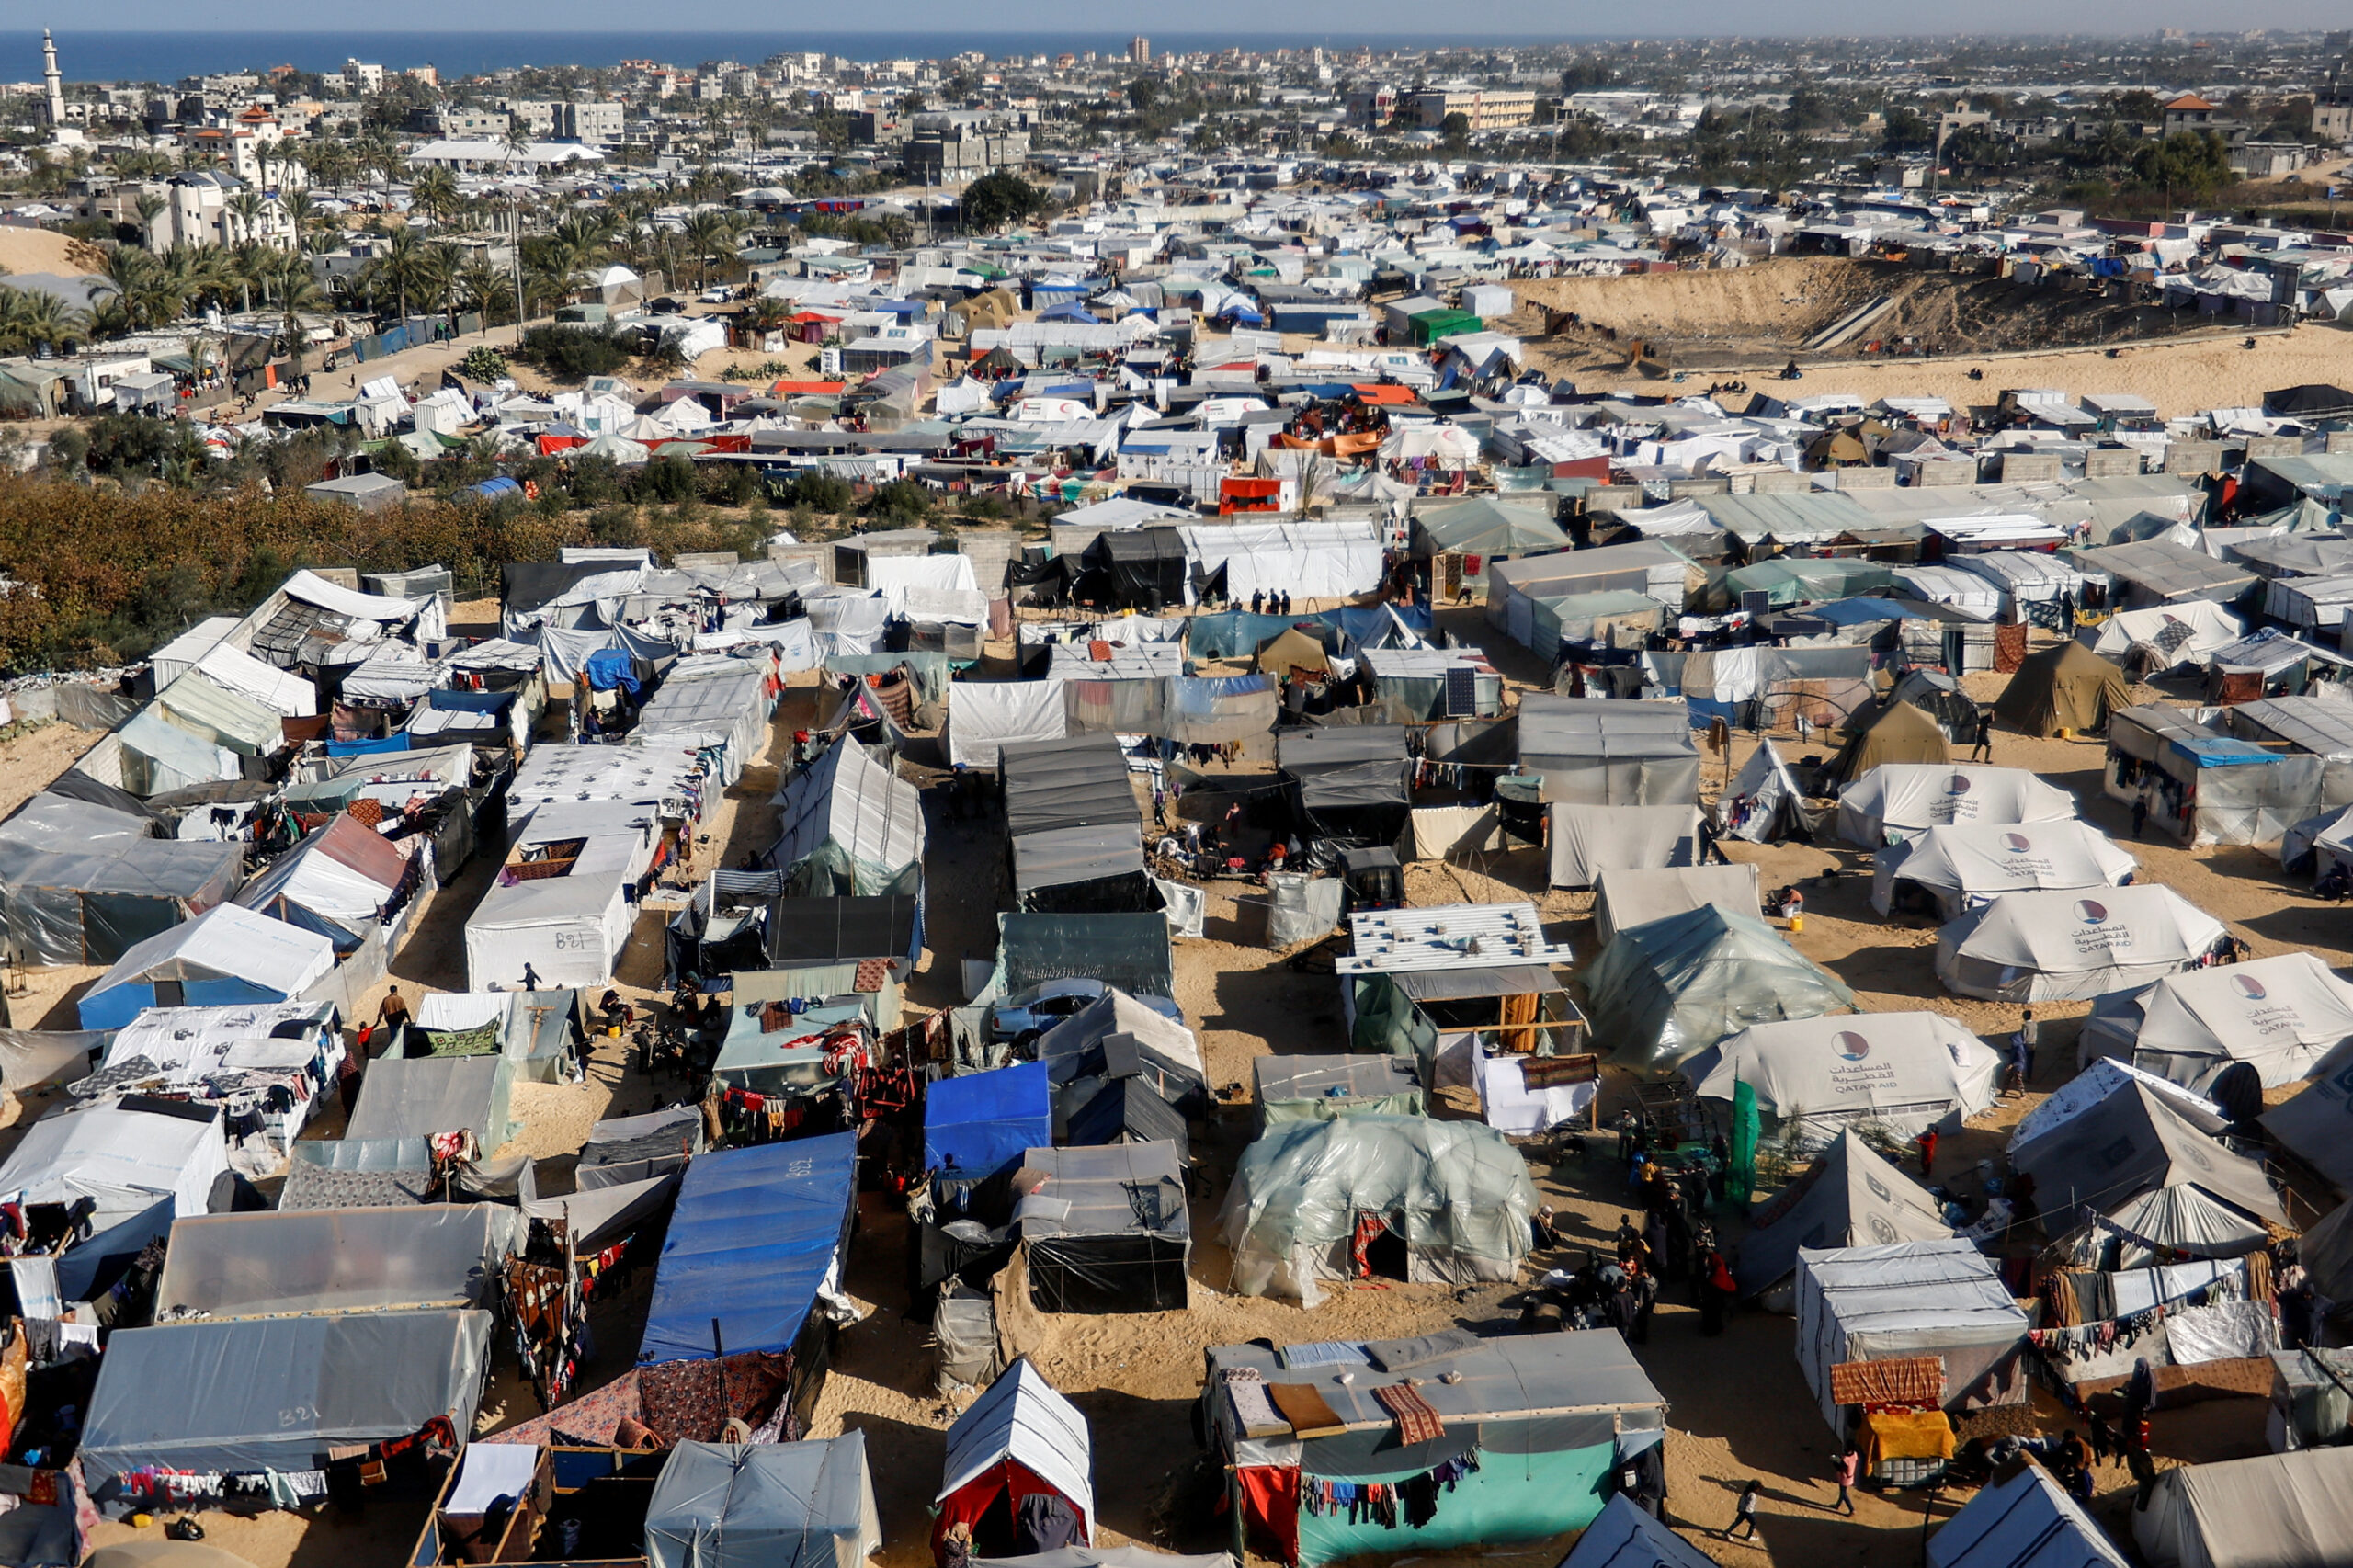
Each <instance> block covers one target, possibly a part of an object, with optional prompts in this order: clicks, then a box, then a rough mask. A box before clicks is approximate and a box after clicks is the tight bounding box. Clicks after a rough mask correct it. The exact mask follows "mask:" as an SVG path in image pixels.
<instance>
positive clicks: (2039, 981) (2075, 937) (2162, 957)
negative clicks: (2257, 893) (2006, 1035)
mask: <svg viewBox="0 0 2353 1568" xmlns="http://www.w3.org/2000/svg"><path fill="white" fill-rule="evenodd" d="M2225 935H2227V933H2226V932H2225V931H2224V929H2223V926H2222V922H2221V921H2219V920H2217V919H2215V918H2214V917H2213V916H2212V915H2209V914H2207V913H2206V912H2205V911H2204V910H2202V909H2200V908H2199V907H2198V906H2197V905H2195V904H2193V903H2190V902H2189V901H2188V899H2185V898H2183V897H2182V896H2181V895H2180V894H2179V893H2177V892H2174V891H2173V889H2171V888H2169V887H2165V886H2163V885H2162V884H2159V883H2154V882H2144V883H2141V884H2138V885H2136V886H2133V887H2129V888H2103V889H2101V890H2100V891H2099V892H2097V893H2090V894H2079V893H2074V892H2006V893H2003V894H2001V895H2000V896H1999V897H1997V898H1995V899H1994V900H1993V901H1992V902H1991V903H1984V904H1981V905H1980V906H1978V907H1977V908H1975V909H1972V910H1971V911H1969V912H1968V913H1967V914H1965V915H1961V917H1960V918H1959V919H1957V920H1954V921H1952V922H1951V923H1950V924H1949V925H1947V926H1945V928H1944V929H1943V930H1941V931H1939V932H1938V933H1937V978H1938V980H1941V981H1943V982H1944V983H1945V989H1947V990H1948V991H1950V992H1953V993H1954V994H1958V995H1961V996H1977V997H1982V998H1984V1000H1986V1001H1988V1002H2080V1001H2084V1000H2086V999H2087V998H2089V997H2093V996H2104V995H2106V994H2108V993H2109V992H2111V991H2131V990H2136V989H2138V988H2139V987H2141V986H2143V985H2148V984H2151V983H2154V982H2156V981H2159V980H2163V979H2164V978H2165V976H2167V975H2169V974H2178V973H2180V972H2181V971H2183V970H2186V969H2191V968H2195V967H2196V966H2197V963H2198V960H2200V959H2201V958H2203V957H2204V956H2205V955H2206V954H2207V953H2209V952H2211V950H2212V949H2213V947H2214V944H2215V943H2216V942H2219V941H2221V940H2222V937H2224V936H2225Z"/></svg>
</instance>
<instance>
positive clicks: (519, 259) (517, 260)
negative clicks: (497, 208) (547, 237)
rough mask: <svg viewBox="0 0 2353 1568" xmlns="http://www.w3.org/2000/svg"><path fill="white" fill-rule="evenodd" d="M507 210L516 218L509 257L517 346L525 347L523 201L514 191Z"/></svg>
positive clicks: (511, 193) (509, 195) (507, 200)
mask: <svg viewBox="0 0 2353 1568" xmlns="http://www.w3.org/2000/svg"><path fill="white" fill-rule="evenodd" d="M506 210H507V212H508V213H509V214H510V215H511V216H512V217H513V218H514V220H515V244H514V248H513V249H512V250H511V251H510V252H508V255H507V259H508V260H509V261H510V262H511V263H512V264H513V265H514V268H515V347H517V348H520V347H523V317H524V315H525V314H526V313H527V312H525V310H524V306H523V202H522V199H521V198H520V197H519V196H517V194H516V193H514V192H513V191H509V192H508V193H507V196H506Z"/></svg>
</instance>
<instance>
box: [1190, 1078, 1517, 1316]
mask: <svg viewBox="0 0 2353 1568" xmlns="http://www.w3.org/2000/svg"><path fill="white" fill-rule="evenodd" d="M1535 1210H1536V1189H1535V1187H1534V1186H1533V1185H1532V1184H1531V1183H1530V1182H1529V1177H1528V1165H1527V1162H1526V1161H1524V1160H1522V1159H1521V1158H1520V1156H1519V1153H1518V1151H1517V1150H1515V1149H1513V1148H1512V1146H1511V1145H1510V1144H1509V1143H1507V1142H1505V1141H1504V1139H1503V1136H1502V1135H1501V1134H1500V1133H1498V1132H1496V1131H1495V1130H1494V1129H1492V1128H1488V1127H1483V1126H1479V1125H1477V1124H1474V1123H1471V1122H1461V1121H1433V1120H1430V1119H1428V1118H1427V1117H1419V1116H1348V1117H1342V1118H1340V1119H1337V1120H1334V1121H1295V1122H1283V1123H1279V1124H1278V1125H1276V1126H1274V1127H1270V1128H1269V1129H1267V1133H1266V1135H1265V1136H1264V1137H1262V1138H1260V1139H1259V1140H1258V1141H1257V1142H1255V1143H1253V1144H1251V1145H1250V1147H1249V1148H1247V1149H1245V1150H1244V1151H1243V1153H1242V1159H1241V1163H1240V1165H1239V1167H1238V1168H1237V1169H1236V1171H1235V1174H1234V1178H1233V1187H1232V1188H1231V1189H1230V1190H1229V1192H1228V1194H1227V1197H1226V1203H1225V1214H1224V1221H1225V1233H1226V1244H1227V1245H1228V1247H1229V1248H1230V1249H1231V1251H1232V1252H1233V1290H1235V1291H1237V1292H1238V1293H1240V1294H1242V1295H1245V1296H1265V1295H1280V1296H1289V1297H1291V1298H1293V1299H1295V1300H1297V1301H1300V1302H1301V1304H1302V1305H1304V1306H1311V1307H1312V1306H1313V1305H1315V1304H1316V1303H1317V1302H1318V1301H1322V1300H1323V1290H1322V1282H1323V1281H1326V1280H1336V1279H1350V1278H1358V1275H1359V1273H1360V1272H1362V1270H1363V1269H1364V1268H1365V1267H1369V1265H1367V1264H1363V1263H1360V1262H1359V1260H1358V1258H1357V1257H1355V1256H1352V1241H1354V1240H1355V1239H1356V1237H1357V1235H1358V1220H1359V1219H1360V1218H1362V1217H1364V1216H1368V1215H1370V1216H1375V1217H1378V1218H1380V1219H1381V1220H1383V1221H1387V1222H1388V1223H1389V1225H1390V1227H1391V1229H1390V1230H1389V1232H1388V1233H1387V1240H1388V1244H1389V1245H1390V1246H1391V1247H1392V1248H1393V1249H1394V1252H1395V1254H1396V1255H1398V1256H1396V1257H1395V1258H1394V1259H1393V1260H1392V1271H1394V1272H1398V1273H1402V1274H1403V1276H1404V1278H1406V1279H1408V1280H1412V1281H1415V1282H1420V1283H1432V1282H1438V1283H1448V1284H1469V1283H1471V1282H1472V1281H1474V1280H1481V1279H1509V1278H1514V1277H1515V1276H1516V1274H1517V1273H1518V1267H1519V1260H1520V1258H1521V1257H1523V1256H1526V1254H1527V1252H1528V1249H1529V1244H1530V1240H1531V1238H1530V1234H1529V1215H1531V1214H1533V1213H1534V1212H1535ZM1401 1225H1402V1229H1399V1228H1397V1227H1399V1226H1401Z"/></svg>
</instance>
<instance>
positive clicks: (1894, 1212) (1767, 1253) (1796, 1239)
mask: <svg viewBox="0 0 2353 1568" xmlns="http://www.w3.org/2000/svg"><path fill="white" fill-rule="evenodd" d="M1951 1234H1952V1227H1951V1226H1949V1225H1948V1224H1946V1223H1945V1221H1944V1211H1943V1209H1942V1207H1941V1206H1940V1205H1939V1204H1938V1202H1937V1200H1936V1199H1935V1198H1934V1197H1932V1196H1931V1195H1930V1194H1929V1192H1928V1189H1927V1188H1926V1187H1922V1186H1921V1185H1920V1184H1919V1183H1918V1182H1916V1181H1914V1180H1913V1179H1912V1178H1911V1177H1910V1176H1906V1175H1905V1174H1904V1172H1903V1171H1902V1170H1901V1169H1899V1168H1898V1167H1897V1166H1896V1165H1893V1164H1892V1163H1891V1162H1890V1161H1888V1160H1886V1159H1884V1158H1882V1157H1881V1155H1880V1154H1879V1153H1877V1152H1876V1151H1874V1150H1873V1149H1872V1148H1871V1146H1870V1144H1869V1143H1866V1142H1863V1137H1862V1134H1861V1133H1859V1132H1857V1131H1855V1130H1854V1129H1853V1128H1851V1127H1850V1128H1847V1130H1846V1131H1843V1132H1841V1133H1839V1134H1838V1136H1837V1137H1836V1138H1835V1139H1833V1140H1832V1141H1831V1143H1830V1146H1829V1147H1828V1148H1826V1149H1824V1151H1823V1152H1822V1153H1821V1154H1820V1155H1819V1156H1818V1157H1817V1158H1816V1159H1815V1160H1814V1162H1813V1165H1810V1166H1809V1167H1807V1169H1806V1172H1805V1174H1804V1175H1803V1176H1800V1177H1799V1178H1798V1179H1797V1180H1796V1181H1794V1182H1791V1183H1790V1185H1789V1186H1788V1187H1784V1188H1783V1189H1782V1190H1781V1191H1780V1192H1779V1193H1777V1194H1775V1195H1774V1198H1773V1201H1772V1203H1771V1205H1770V1206H1769V1207H1768V1209H1767V1210H1765V1211H1764V1212H1763V1213H1761V1214H1759V1215H1758V1216H1757V1218H1756V1221H1754V1223H1753V1225H1752V1228H1751V1229H1750V1231H1749V1233H1748V1234H1747V1235H1746V1236H1745V1237H1743V1238H1742V1239H1741V1242H1740V1246H1739V1250H1738V1253H1737V1255H1736V1256H1735V1257H1734V1259H1733V1280H1734V1281H1735V1282H1736V1283H1737V1284H1738V1285H1739V1287H1740V1293H1741V1295H1742V1296H1743V1297H1744V1298H1748V1297H1756V1296H1763V1297H1766V1298H1767V1300H1766V1302H1765V1304H1766V1306H1768V1308H1770V1309H1771V1310H1773V1311H1776V1312H1793V1311H1795V1310H1796V1304H1797V1298H1796V1295H1795V1293H1794V1292H1793V1291H1792V1290H1790V1281H1791V1280H1792V1279H1793V1278H1795V1276H1796V1274H1797V1267H1798V1254H1799V1252H1800V1251H1801V1250H1803V1249H1806V1248H1813V1249H1817V1250H1819V1249H1822V1248H1831V1247H1859V1246H1888V1245H1891V1244H1894V1243H1897V1242H1934V1241H1942V1240H1944V1239H1945V1238H1946V1237H1948V1236H1950V1235H1951Z"/></svg>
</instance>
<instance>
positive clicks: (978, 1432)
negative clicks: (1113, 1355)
mask: <svg viewBox="0 0 2353 1568" xmlns="http://www.w3.org/2000/svg"><path fill="white" fill-rule="evenodd" d="M1033 1499H1034V1501H1033ZM934 1503H935V1505H936V1512H935V1517H934V1522H933V1524H932V1531H931V1539H932V1550H933V1551H934V1553H935V1554H936V1555H940V1556H942V1558H943V1560H944V1550H943V1546H942V1543H943V1542H944V1540H946V1538H947V1534H948V1531H949V1528H950V1527H951V1526H954V1525H960V1524H961V1525H966V1526H969V1527H971V1528H972V1551H973V1554H974V1555H976V1556H998V1557H1010V1556H1014V1555H1017V1554H1024V1553H1027V1552H1032V1551H1051V1550H1052V1549H1054V1548H1056V1547H1061V1546H1068V1545H1073V1544H1075V1545H1079V1546H1085V1545H1086V1544H1088V1543H1089V1542H1091V1541H1092V1540H1094V1539H1095V1462H1094V1457H1093V1452H1092V1445H1091V1444H1090V1443H1089V1441H1088V1437H1087V1430H1086V1416H1084V1415H1080V1414H1079V1412H1078V1407H1077V1406H1076V1405H1074V1404H1073V1403H1071V1402H1070V1401H1069V1400H1067V1399H1065V1398H1063V1395H1062V1394H1061V1393H1060V1392H1057V1391H1056V1390H1055V1388H1054V1386H1053V1385H1052V1384H1051V1383H1049V1382H1048V1381H1046V1378H1045V1374H1044V1373H1042V1372H1040V1371H1039V1370H1038V1369H1037V1368H1036V1367H1035V1366H1034V1365H1032V1364H1031V1362H1030V1360H1029V1358H1028V1357H1027V1356H1022V1357H1017V1358H1015V1360H1014V1362H1013V1365H1011V1366H1010V1367H1007V1368H1006V1369H1005V1371H1004V1372H1003V1373H1002V1374H1001V1375H1000V1376H999V1377H998V1378H997V1380H996V1381H995V1382H993V1383H991V1384H990V1385H989V1386H988V1390H987V1392H984V1393H983V1394H982V1395H981V1397H980V1398H978V1399H976V1400H974V1401H973V1402H972V1404H971V1406H970V1407H969V1408H967V1409H966V1410H965V1412H964V1414H963V1415H960V1416H958V1417H957V1418H956V1421H955V1424H954V1425H953V1426H949V1428H948V1459H947V1463H946V1466H945V1468H944V1470H943V1471H942V1474H941V1477H940V1484H939V1495H938V1497H937V1498H935V1499H934ZM1041 1538H1042V1539H1041Z"/></svg>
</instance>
